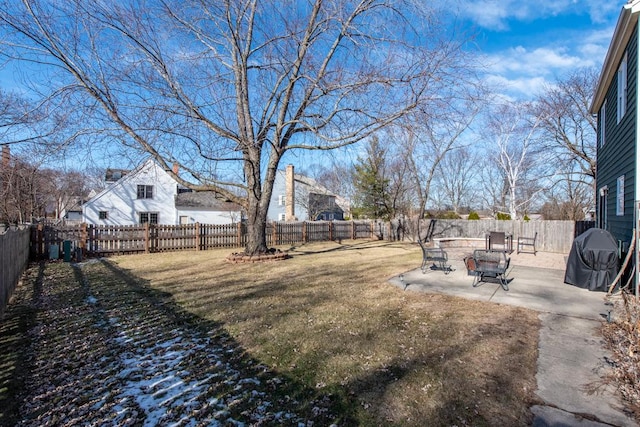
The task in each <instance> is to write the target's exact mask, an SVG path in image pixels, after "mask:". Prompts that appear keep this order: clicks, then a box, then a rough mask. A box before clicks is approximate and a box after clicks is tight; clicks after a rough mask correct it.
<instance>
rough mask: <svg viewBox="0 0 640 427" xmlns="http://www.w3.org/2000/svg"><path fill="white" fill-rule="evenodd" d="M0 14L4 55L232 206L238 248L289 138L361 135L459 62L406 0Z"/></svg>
mask: <svg viewBox="0 0 640 427" xmlns="http://www.w3.org/2000/svg"><path fill="white" fill-rule="evenodd" d="M0 25H1V26H2V31H3V34H4V37H3V38H2V49H0V51H1V52H2V54H3V55H5V56H7V57H9V58H11V59H15V60H20V61H31V62H32V63H34V64H38V67H40V69H42V70H43V73H42V75H43V77H45V78H46V79H47V82H48V84H49V85H55V87H53V88H52V90H53V93H54V94H55V95H59V96H61V97H62V96H65V97H67V98H68V99H73V101H74V105H76V106H78V108H80V107H81V111H83V113H84V114H85V117H86V120H85V123H88V125H89V126H90V127H92V128H93V129H99V130H100V131H102V132H105V133H108V135H109V136H110V137H112V138H114V139H116V138H117V139H119V140H120V141H121V142H122V143H123V144H125V145H126V146H129V147H132V148H134V147H135V148H137V149H139V150H142V151H143V152H145V153H148V154H149V155H151V156H152V157H153V158H155V159H156V160H157V161H158V162H159V163H160V164H161V165H162V166H163V167H165V169H167V170H171V167H170V166H171V164H172V163H176V164H178V165H179V166H180V170H181V171H184V173H181V174H180V176H174V177H175V178H176V179H177V180H178V181H179V182H180V183H181V184H183V185H185V186H187V187H190V188H192V189H194V190H212V191H215V192H216V193H217V194H218V195H219V197H222V198H225V199H228V200H232V201H234V202H237V203H239V204H240V205H242V206H243V207H244V209H245V210H246V214H247V229H248V240H247V246H246V248H245V251H246V252H247V253H249V254H254V253H259V252H263V251H266V249H267V247H266V236H265V228H266V219H267V209H268V205H269V200H270V198H271V193H272V189H273V182H274V178H275V176H276V171H277V169H278V165H279V163H280V161H281V159H282V157H283V155H284V154H285V153H286V152H288V151H289V150H294V149H307V150H331V149H336V148H339V147H343V146H345V145H348V144H352V143H355V142H357V141H360V140H362V139H363V138H365V137H367V136H369V135H371V134H373V133H374V132H376V131H377V130H379V129H381V128H383V127H384V126H386V125H388V124H390V123H392V122H394V121H396V120H398V119H400V118H402V117H404V116H406V115H407V114H409V113H410V112H412V111H414V110H415V109H416V108H418V107H420V108H423V109H427V108H428V105H429V104H430V103H431V102H433V100H434V99H436V98H437V97H438V94H439V93H440V92H441V91H443V90H444V89H445V88H447V87H450V86H452V85H455V84H458V83H459V79H460V75H461V73H458V72H457V70H458V69H459V68H460V69H461V68H464V67H466V66H467V64H465V60H464V58H465V57H466V56H465V54H464V53H463V52H462V50H461V46H462V45H463V44H462V43H461V42H460V41H456V40H447V39H446V38H445V37H443V33H442V31H441V27H440V26H439V25H438V20H437V15H436V12H435V11H433V10H429V9H428V8H427V7H425V6H424V5H422V4H421V3H420V2H413V1H391V0H360V1H355V2H351V1H346V0H315V1H308V2H298V1H293V0H292V1H288V2H282V1H279V0H278V1H275V0H271V1H270V0H224V1H218V2H203V1H199V0H183V1H180V2H178V1H168V0H167V1H162V0H155V1H154V0H149V1H136V0H129V1H124V2H108V3H104V2H86V1H84V0H69V1H65V2H59V1H45V0H42V1H35V0H23V1H15V0H2V1H0ZM58 82H61V84H60V85H58ZM44 87H46V86H44Z"/></svg>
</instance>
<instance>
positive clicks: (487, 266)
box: [473, 249, 511, 291]
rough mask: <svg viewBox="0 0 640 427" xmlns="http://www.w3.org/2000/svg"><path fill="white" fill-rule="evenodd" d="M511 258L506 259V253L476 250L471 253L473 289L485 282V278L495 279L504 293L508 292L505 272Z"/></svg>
mask: <svg viewBox="0 0 640 427" xmlns="http://www.w3.org/2000/svg"><path fill="white" fill-rule="evenodd" d="M510 262H511V258H507V252H506V251H495V250H494V251H492V250H485V249H476V250H475V251H473V263H474V266H473V268H474V269H473V272H474V273H475V275H474V278H473V287H474V288H475V287H476V286H478V284H479V283H480V282H485V281H486V279H487V278H492V279H497V280H498V282H499V283H500V286H502V289H504V290H505V291H508V290H509V280H508V279H507V270H508V269H509V264H510Z"/></svg>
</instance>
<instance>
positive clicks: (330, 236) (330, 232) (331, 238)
mask: <svg viewBox="0 0 640 427" xmlns="http://www.w3.org/2000/svg"><path fill="white" fill-rule="evenodd" d="M333 234H334V233H333V221H330V222H329V241H330V242H332V241H333Z"/></svg>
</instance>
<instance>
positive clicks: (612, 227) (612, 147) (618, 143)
mask: <svg viewBox="0 0 640 427" xmlns="http://www.w3.org/2000/svg"><path fill="white" fill-rule="evenodd" d="M637 55H638V27H637V25H636V27H635V29H634V33H633V36H632V37H631V39H630V41H629V44H628V45H627V110H626V113H625V115H624V117H623V118H622V120H621V121H620V123H616V121H617V117H616V111H617V107H618V106H617V93H618V92H617V91H618V81H617V74H614V77H613V79H612V81H611V82H609V88H608V90H607V96H606V112H605V121H606V123H605V124H604V125H605V144H604V145H603V146H601V141H600V140H599V139H600V135H601V133H600V126H602V125H603V124H602V123H600V121H601V120H600V117H598V133H597V135H598V153H597V175H596V183H597V188H596V191H598V194H599V191H600V189H601V188H602V187H604V186H607V187H608V190H609V194H608V196H607V211H608V212H607V227H606V229H607V230H608V231H609V232H611V233H612V234H613V235H614V237H615V238H616V239H617V240H622V241H624V242H630V241H631V236H632V232H633V227H634V193H635V191H634V190H635V188H634V186H635V179H636V178H635V174H636V168H635V158H636V154H635V150H636V141H635V135H636V108H637V100H636V90H637V89H636V86H637V82H638V69H637V62H638V59H637ZM599 116H600V115H599ZM621 175H624V215H623V216H617V215H616V203H617V195H616V189H617V179H618V177H619V176H621ZM601 215H602V212H601V208H600V206H599V204H598V216H599V217H600V216H601Z"/></svg>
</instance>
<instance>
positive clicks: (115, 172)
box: [104, 168, 131, 182]
mask: <svg viewBox="0 0 640 427" xmlns="http://www.w3.org/2000/svg"><path fill="white" fill-rule="evenodd" d="M130 172H131V170H129V169H111V168H109V169H107V171H106V172H105V174H104V180H105V181H107V182H114V181H117V180H119V179H120V178H122V177H123V176H125V175H127V174H128V173H130Z"/></svg>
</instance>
